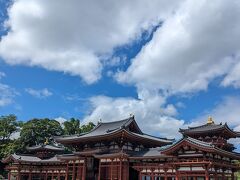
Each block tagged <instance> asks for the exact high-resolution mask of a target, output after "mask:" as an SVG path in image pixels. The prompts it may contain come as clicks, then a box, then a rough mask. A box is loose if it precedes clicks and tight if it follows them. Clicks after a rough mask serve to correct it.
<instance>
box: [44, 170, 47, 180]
mask: <svg viewBox="0 0 240 180" xmlns="http://www.w3.org/2000/svg"><path fill="white" fill-rule="evenodd" d="M47 177H48V173H47V171H46V174H45V178H44V179H45V180H47Z"/></svg>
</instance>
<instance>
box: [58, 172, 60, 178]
mask: <svg viewBox="0 0 240 180" xmlns="http://www.w3.org/2000/svg"><path fill="white" fill-rule="evenodd" d="M58 180H60V170H58Z"/></svg>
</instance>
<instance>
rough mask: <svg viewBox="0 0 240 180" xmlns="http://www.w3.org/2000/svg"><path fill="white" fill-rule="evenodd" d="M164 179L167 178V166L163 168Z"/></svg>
mask: <svg viewBox="0 0 240 180" xmlns="http://www.w3.org/2000/svg"><path fill="white" fill-rule="evenodd" d="M164 180H167V168H164Z"/></svg>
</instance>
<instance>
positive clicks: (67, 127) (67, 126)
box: [63, 118, 95, 135]
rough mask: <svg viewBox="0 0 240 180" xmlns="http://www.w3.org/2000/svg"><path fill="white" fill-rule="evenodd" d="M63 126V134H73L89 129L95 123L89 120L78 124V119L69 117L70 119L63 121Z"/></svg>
mask: <svg viewBox="0 0 240 180" xmlns="http://www.w3.org/2000/svg"><path fill="white" fill-rule="evenodd" d="M63 126H64V128H63V130H64V134H65V135H74V134H81V133H86V132H89V131H91V130H92V129H93V128H94V127H95V124H93V123H92V122H89V123H88V124H85V125H82V126H80V120H79V119H75V118H71V119H70V120H68V121H65V122H64V123H63Z"/></svg>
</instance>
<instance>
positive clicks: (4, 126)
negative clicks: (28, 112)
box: [0, 115, 17, 141]
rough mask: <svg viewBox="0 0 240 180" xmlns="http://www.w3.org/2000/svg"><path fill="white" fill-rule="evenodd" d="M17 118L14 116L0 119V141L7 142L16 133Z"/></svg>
mask: <svg viewBox="0 0 240 180" xmlns="http://www.w3.org/2000/svg"><path fill="white" fill-rule="evenodd" d="M16 120H17V118H16V116H15V115H8V116H1V117H0V141H8V140H9V139H10V137H11V135H12V134H13V133H14V132H16V131H17V121H16Z"/></svg>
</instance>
